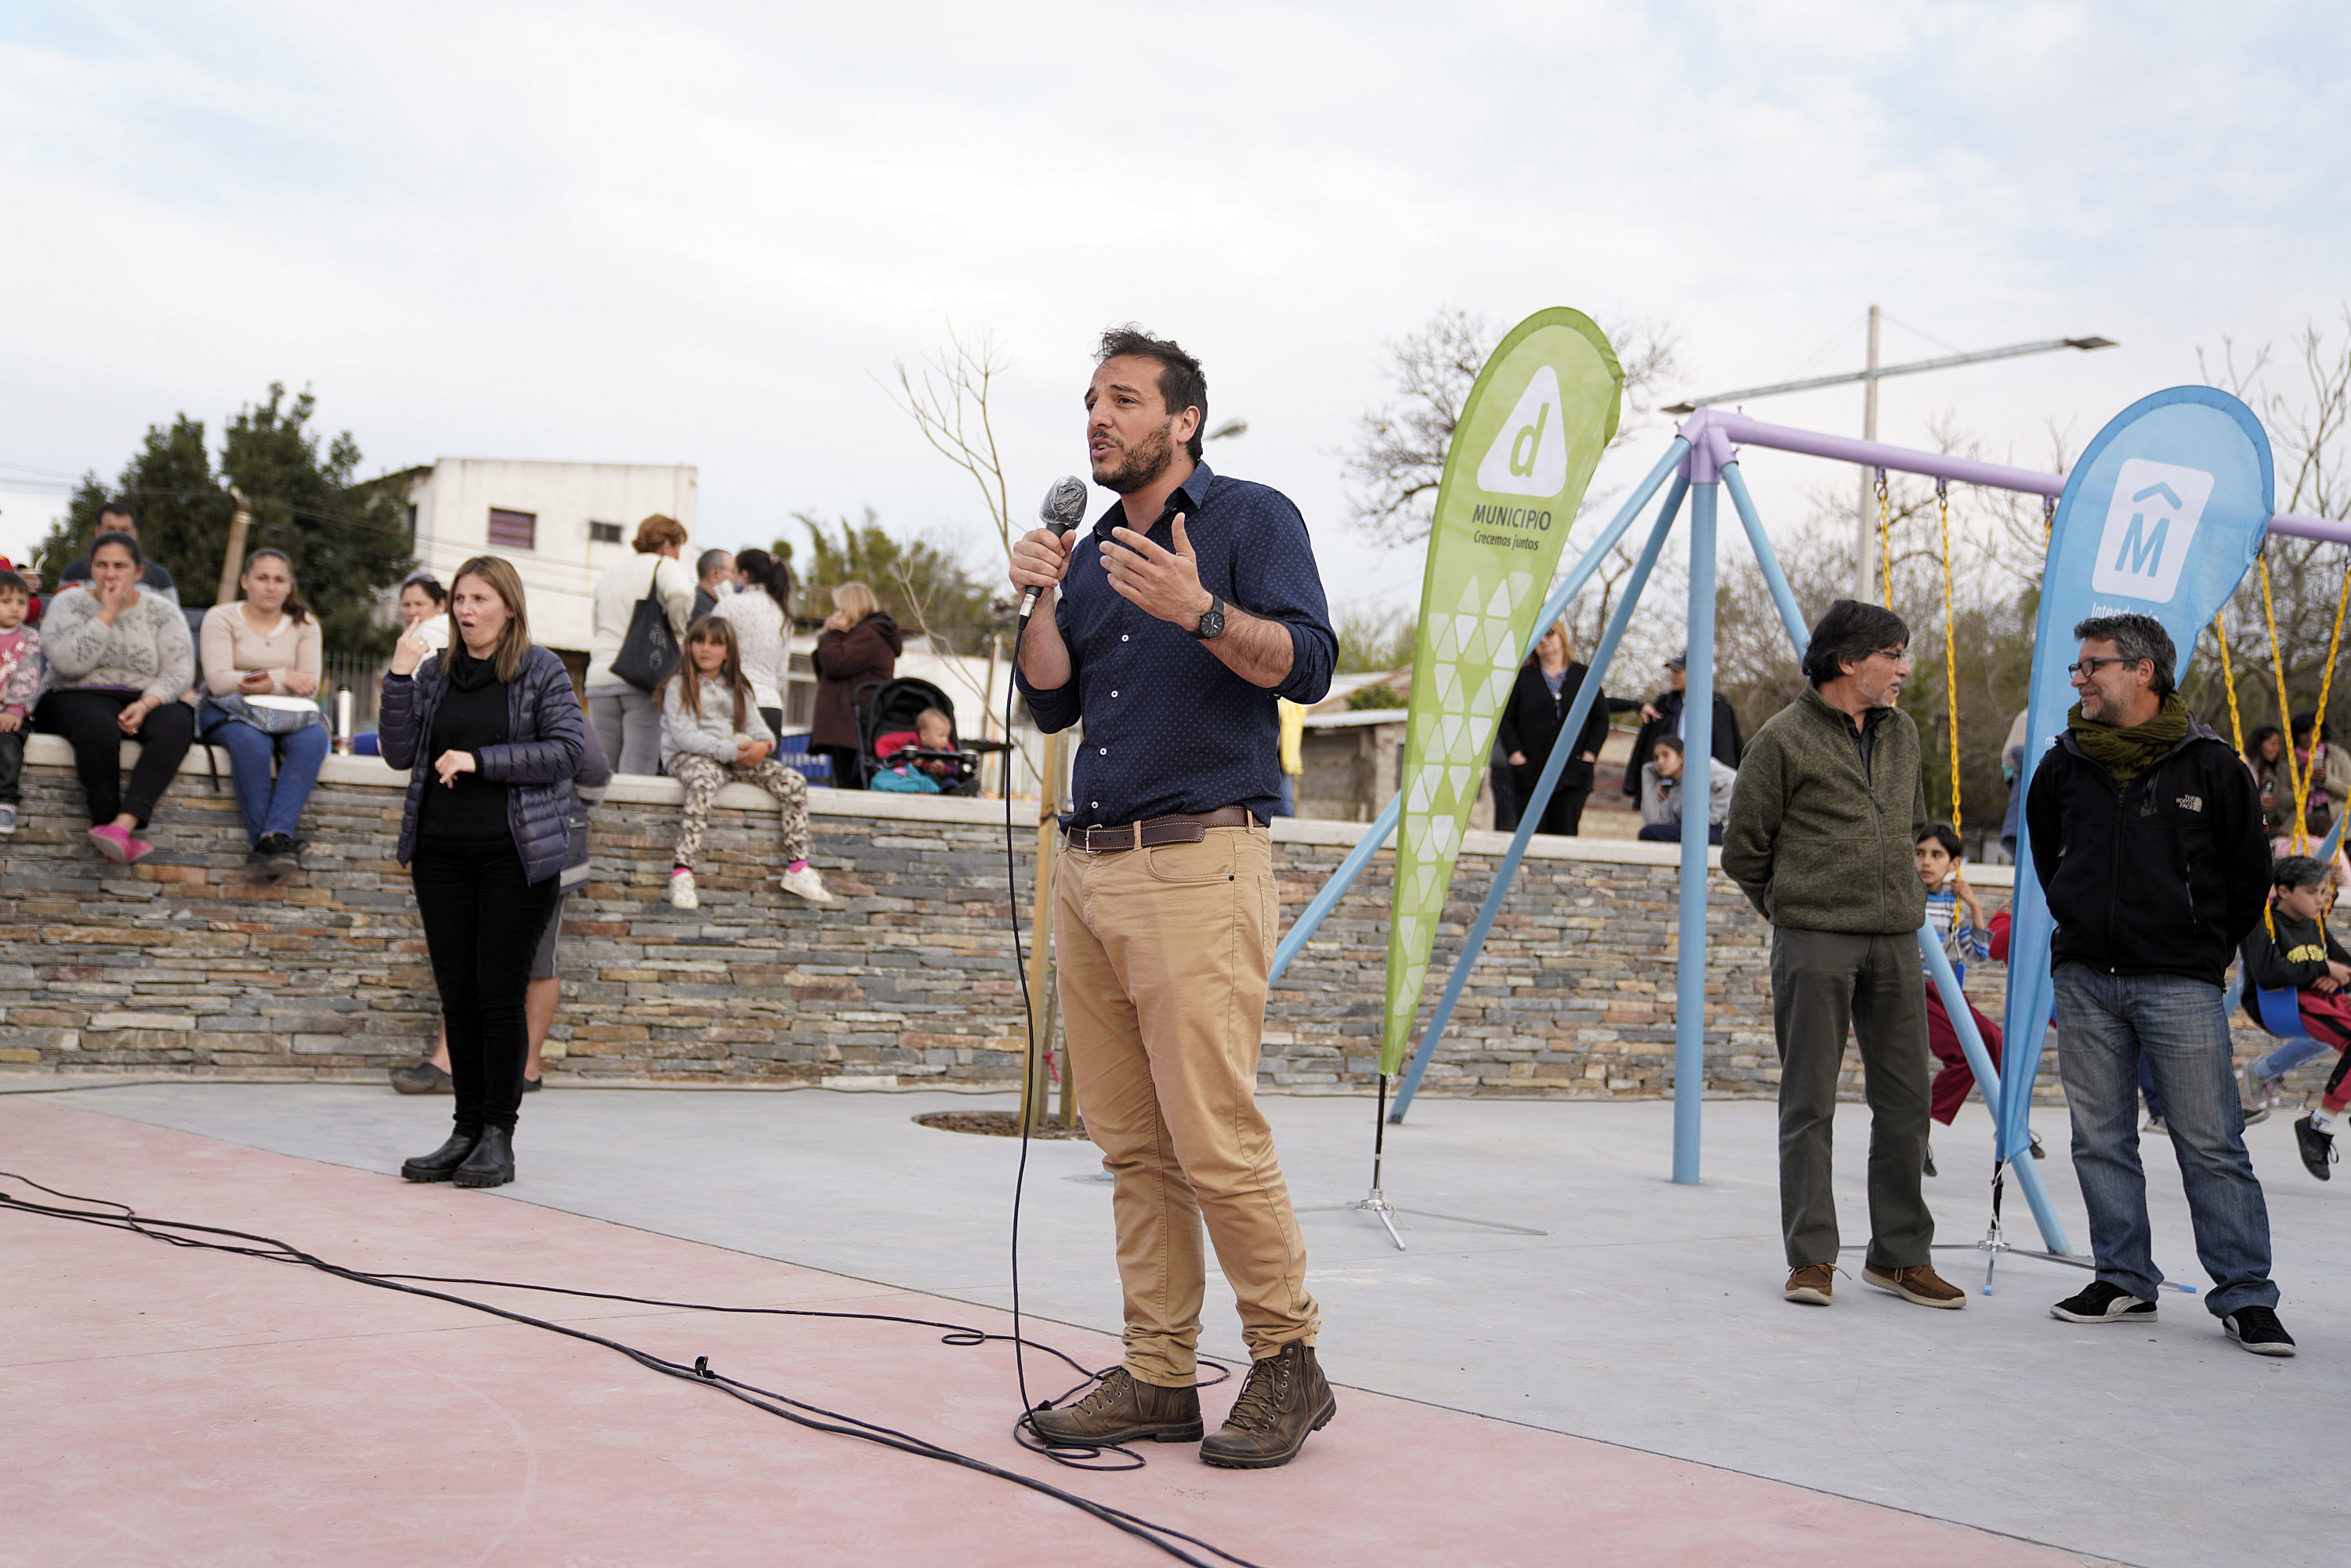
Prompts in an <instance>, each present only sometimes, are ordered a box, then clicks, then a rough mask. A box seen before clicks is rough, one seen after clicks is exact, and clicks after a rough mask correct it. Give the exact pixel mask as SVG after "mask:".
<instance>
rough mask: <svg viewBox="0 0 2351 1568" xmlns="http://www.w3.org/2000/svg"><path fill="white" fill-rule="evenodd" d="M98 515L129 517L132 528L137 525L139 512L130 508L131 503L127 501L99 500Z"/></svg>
mask: <svg viewBox="0 0 2351 1568" xmlns="http://www.w3.org/2000/svg"><path fill="white" fill-rule="evenodd" d="M98 515H99V517H129V518H130V519H131V527H132V528H137V527H138V526H139V514H138V513H136V512H134V511H132V510H131V503H130V502H128V501H100V502H99V504H98ZM92 548H93V549H95V548H96V547H95V546H93V547H92Z"/></svg>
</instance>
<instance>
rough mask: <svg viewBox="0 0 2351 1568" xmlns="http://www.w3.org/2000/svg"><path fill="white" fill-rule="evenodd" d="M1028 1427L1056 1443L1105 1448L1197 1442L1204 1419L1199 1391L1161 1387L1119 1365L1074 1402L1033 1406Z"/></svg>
mask: <svg viewBox="0 0 2351 1568" xmlns="http://www.w3.org/2000/svg"><path fill="white" fill-rule="evenodd" d="M1029 1429H1030V1430H1031V1431H1033V1432H1035V1433H1036V1434H1037V1436H1039V1437H1042V1438H1043V1439H1044V1440H1045V1441H1046V1442H1048V1443H1050V1444H1052V1445H1054V1446H1055V1447H1056V1448H1108V1447H1110V1446H1111V1445H1112V1444H1113V1443H1138V1442H1141V1441H1142V1440H1143V1439H1144V1438H1145V1437H1148V1438H1150V1439H1151V1440H1152V1441H1153V1442H1155V1443H1196V1442H1198V1441H1199V1440H1200V1434H1201V1433H1202V1432H1203V1431H1205V1430H1207V1424H1206V1423H1205V1422H1203V1421H1202V1420H1201V1419H1200V1391H1199V1390H1198V1389H1196V1388H1162V1387H1161V1386H1160V1385H1157V1384H1155V1383H1145V1382H1144V1381H1143V1380H1142V1379H1141V1378H1139V1377H1136V1376H1134V1375H1132V1374H1130V1373H1129V1372H1128V1371H1127V1370H1126V1368H1124V1367H1123V1366H1122V1367H1119V1368H1117V1369H1116V1370H1114V1371H1113V1372H1111V1373H1109V1374H1108V1375H1105V1376H1104V1377H1103V1378H1102V1381H1101V1382H1100V1383H1097V1384H1095V1385H1093V1387H1092V1388H1090V1389H1088V1390H1087V1391H1086V1396H1085V1397H1084V1398H1083V1399H1081V1400H1079V1401H1078V1402H1077V1403H1076V1404H1075V1405H1065V1406H1061V1407H1060V1408H1059V1409H1049V1410H1032V1411H1030V1412H1029Z"/></svg>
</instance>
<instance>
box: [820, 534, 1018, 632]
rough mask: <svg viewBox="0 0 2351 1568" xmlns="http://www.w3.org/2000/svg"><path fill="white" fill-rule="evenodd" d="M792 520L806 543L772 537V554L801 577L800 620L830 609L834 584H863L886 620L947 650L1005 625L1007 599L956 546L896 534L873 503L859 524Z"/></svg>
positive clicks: (1005, 627)
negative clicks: (802, 545)
mask: <svg viewBox="0 0 2351 1568" xmlns="http://www.w3.org/2000/svg"><path fill="white" fill-rule="evenodd" d="M792 520H793V521H794V522H797V523H799V525H800V526H801V527H802V528H806V529H807V530H808V542H807V548H806V549H805V550H801V549H795V548H794V546H793V544H792V541H790V540H789V539H778V540H777V541H776V544H775V553H776V554H777V555H778V556H780V557H781V558H783V559H785V560H788V561H789V562H791V563H792V571H793V575H794V576H796V577H798V578H799V580H800V584H801V587H800V591H799V598H798V602H797V604H796V606H795V608H796V610H797V612H799V614H800V615H801V616H802V617H804V618H806V619H808V620H810V621H821V620H822V619H824V617H825V616H826V615H828V614H830V613H831V610H832V591H833V590H834V589H836V588H838V587H840V586H841V584H842V583H844V582H862V583H864V584H865V585H866V586H867V587H868V588H871V589H872V591H874V592H875V593H876V594H877V595H879V596H880V597H881V600H882V606H883V609H885V610H887V611H888V612H890V616H891V619H893V620H894V621H896V622H898V624H899V625H900V626H902V627H904V628H905V629H906V630H908V631H910V632H922V633H924V634H925V635H927V636H929V637H930V638H931V639H932V640H933V642H934V643H937V644H938V645H940V646H941V647H942V648H943V649H944V650H946V651H947V652H952V653H973V652H976V651H977V650H978V649H980V648H981V647H983V646H984V645H985V644H986V643H987V638H988V635H989V633H991V632H997V631H1001V630H1008V629H1009V626H1010V612H1011V603H1010V601H1009V600H1008V599H1004V600H999V599H998V598H997V597H996V596H995V595H994V593H993V592H992V591H991V590H990V588H989V585H988V584H987V583H986V582H985V581H983V580H980V579H979V578H978V577H977V576H976V575H975V574H974V573H973V572H972V570H971V569H970V568H968V567H967V566H966V565H965V564H964V563H963V561H962V559H961V558H959V557H958V556H957V555H956V553H955V551H954V550H952V549H949V548H948V547H946V545H944V544H941V543H940V542H939V541H937V540H935V539H929V538H912V539H905V538H898V537H896V536H895V535H893V534H892V533H891V532H890V531H889V530H888V529H887V528H883V527H882V525H881V524H880V523H879V522H877V521H876V520H875V513H874V511H873V508H872V507H867V508H866V509H865V517H864V520H863V521H862V522H860V523H852V522H851V521H850V520H849V519H848V518H847V517H841V518H838V519H836V520H834V521H833V522H831V523H827V522H826V521H825V519H824V518H822V517H817V516H816V515H815V514H813V513H810V512H794V513H793V514H792Z"/></svg>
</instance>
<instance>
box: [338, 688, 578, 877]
mask: <svg viewBox="0 0 2351 1568" xmlns="http://www.w3.org/2000/svg"><path fill="white" fill-rule="evenodd" d="M447 664H448V661H447V660H446V659H445V658H444V657H443V656H442V655H440V654H438V653H436V654H434V656H433V657H432V658H429V659H427V660H425V661H424V663H423V664H421V665H419V666H418V668H417V671H416V674H415V675H414V676H413V677H411V676H406V675H392V674H387V675H385V676H384V678H383V706H382V712H381V715H380V716H379V717H378V719H377V723H376V729H377V734H378V744H379V745H380V746H381V747H382V750H383V759H384V761H385V762H387V763H389V764H390V765H391V766H392V767H394V768H407V769H408V792H407V797H406V800H405V803H404V804H403V805H402V808H401V813H400V845H399V848H398V849H397V850H396V851H395V852H394V854H395V858H397V859H398V860H399V862H400V863H401V864H402V865H406V864H407V863H408V862H409V861H410V860H411V859H412V858H413V856H414V855H415V853H416V818H417V811H418V809H419V807H420V806H421V805H422V803H423V799H424V787H425V785H426V784H427V783H428V782H430V781H431V780H432V779H433V762H432V758H427V757H423V756H421V755H420V753H421V752H422V751H423V746H424V737H426V736H428V735H431V734H432V733H433V715H434V710H436V709H437V708H439V706H441V700H442V698H443V697H444V696H445V695H447V694H448V690H449V673H448V669H447ZM507 735H509V736H510V737H514V738H512V739H511V740H509V741H507V743H506V744H505V745H502V746H486V747H482V748H481V750H480V751H479V752H478V753H477V754H476V755H477V757H478V758H479V760H480V765H481V775H482V778H483V779H486V780H487V781H488V782H490V783H492V784H503V785H506V786H507V830H508V831H510V832H512V833H513V835H514V842H515V850H516V852H517V853H518V854H519V855H520V856H521V857H522V864H523V875H524V876H525V878H527V879H528V881H531V882H544V881H546V880H547V879H548V878H549V877H550V876H554V875H557V874H558V873H560V872H561V871H562V870H563V867H564V862H566V861H567V860H569V858H570V854H571V819H572V815H573V813H574V810H575V802H574V800H573V799H572V790H571V781H572V779H574V778H575V777H576V776H577V775H578V774H579V772H580V764H581V761H582V759H583V758H585V757H586V755H587V744H588V743H587V724H586V721H585V720H584V719H583V717H582V716H581V715H580V697H579V694H577V693H576V692H574V691H573V690H572V689H571V676H570V675H569V673H567V672H566V671H565V669H564V668H563V661H562V660H561V659H559V658H557V657H556V656H555V655H554V654H553V653H549V651H548V650H547V649H545V648H539V647H533V648H532V649H530V651H529V652H528V653H525V654H524V655H523V661H522V667H521V668H520V669H518V670H517V671H516V672H515V678H514V679H513V681H511V682H510V683H508V685H507Z"/></svg>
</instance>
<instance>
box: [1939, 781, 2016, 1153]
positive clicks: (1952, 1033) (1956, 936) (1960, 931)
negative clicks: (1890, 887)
mask: <svg viewBox="0 0 2351 1568" xmlns="http://www.w3.org/2000/svg"><path fill="white" fill-rule="evenodd" d="M1960 849H1961V845H1960V842H1959V834H1958V832H1957V831H1954V830H1953V829H1952V828H1951V827H1950V826H1949V824H1948V823H1943V822H1937V823H1935V824H1934V825H1933V826H1932V827H1929V828H1928V830H1927V831H1925V832H1923V833H1921V834H1919V835H1918V842H1917V845H1915V846H1914V847H1913V850H1912V856H1913V860H1914V862H1915V863H1916V864H1917V867H1918V880H1919V881H1920V882H1923V883H1926V884H1927V924H1928V925H1931V926H1933V927H1934V930H1935V935H1936V936H1939V937H1941V938H1942V941H1943V956H1945V957H1947V958H1949V959H1950V961H1951V973H1952V974H1953V975H1954V976H1955V977H1958V979H1959V983H1960V984H1962V985H1965V984H1966V983H1967V978H1968V960H1969V959H1970V957H1975V958H1989V957H1991V923H1990V922H1988V921H1986V920H1985V919H1984V912H1983V905H1982V904H1979V903H1977V902H1976V893H1975V889H1973V888H1971V887H1970V886H1969V885H1968V879H1967V877H1966V876H1965V875H1964V874H1962V873H1960V872H1959V852H1960ZM1925 981H1926V987H1927V1044H1928V1049H1929V1050H1931V1051H1934V1053H1935V1060H1936V1061H1939V1062H1941V1063H1942V1064H1943V1070H1942V1071H1940V1072H1938V1073H1936V1074H1935V1084H1934V1088H1933V1090H1932V1091H1931V1093H1932V1100H1931V1102H1930V1103H1929V1105H1928V1114H1930V1115H1932V1116H1933V1117H1934V1118H1935V1120H1937V1121H1938V1122H1940V1123H1941V1124H1943V1125H1945V1126H1946V1127H1948V1126H1949V1125H1950V1124H1951V1123H1952V1122H1953V1121H1954V1120H1956V1119H1957V1118H1958V1116H1959V1107H1960V1106H1962V1105H1964V1104H1966V1103H1967V1100H1968V1091H1969V1090H1970V1089H1972V1088H1974V1087H1975V1082H1976V1074H1975V1069H1973V1068H1972V1067H1970V1066H1969V1065H1968V1053H1967V1051H1966V1049H1965V1048H1964V1047H1963V1046H1961V1045H1960V1044H1959V1030H1958V1029H1957V1028H1956V1027H1955V1026H1954V1025H1953V1024H1952V1022H1951V1015H1950V1014H1949V1012H1948V1011H1946V1010H1945V1009H1944V1007H1943V993H1942V992H1941V991H1939V990H1937V989H1936V988H1935V977H1934V974H1933V972H1932V971H1931V970H1930V971H1928V973H1927V975H1926V977H1925ZM1968 1016H1969V1017H1970V1018H1972V1019H1975V1020H1976V1032H1977V1033H1978V1034H1980V1035H1981V1036H1982V1037H1983V1042H1984V1050H1985V1051H1987V1052H1989V1053H1990V1054H1991V1064H1992V1066H1993V1067H1994V1068H1995V1069H1997V1068H1998V1067H1999V1066H2000V1026H1999V1025H1998V1024H1996V1023H1994V1022H1992V1021H1991V1019H1988V1018H1986V1017H1984V1016H1983V1014H1981V1013H1980V1012H1978V1011H1977V1010H1976V1007H1975V1004H1974V1003H1972V1002H1970V1003H1969V1004H1968ZM2035 1144H2036V1146H2035V1147H2034V1149H2033V1151H2032V1152H2033V1154H2034V1155H2036V1156H2037V1155H2039V1154H2040V1153H2041V1151H2040V1149H2039V1147H2038V1146H2037V1145H2038V1140H2037V1139H2036V1140H2035ZM1927 1174H1928V1176H1933V1175H1934V1174H1935V1155H1934V1151H1932V1150H1931V1149H1930V1150H1928V1154H1927Z"/></svg>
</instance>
